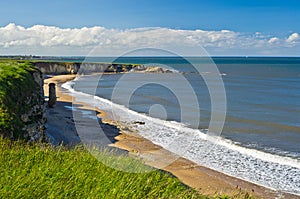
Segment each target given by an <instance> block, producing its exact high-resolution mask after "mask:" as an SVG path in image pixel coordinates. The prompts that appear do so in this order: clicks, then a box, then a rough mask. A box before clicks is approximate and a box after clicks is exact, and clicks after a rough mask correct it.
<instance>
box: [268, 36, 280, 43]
mask: <svg viewBox="0 0 300 199" xmlns="http://www.w3.org/2000/svg"><path fill="white" fill-rule="evenodd" d="M268 42H269V43H270V44H274V43H278V42H279V38H278V37H272V38H271V39H269V41H268Z"/></svg>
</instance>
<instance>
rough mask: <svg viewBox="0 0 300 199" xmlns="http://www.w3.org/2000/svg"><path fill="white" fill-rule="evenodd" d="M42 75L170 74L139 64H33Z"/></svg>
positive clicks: (158, 68) (157, 68) (168, 71)
mask: <svg viewBox="0 0 300 199" xmlns="http://www.w3.org/2000/svg"><path fill="white" fill-rule="evenodd" d="M32 64H33V65H34V66H36V67H37V68H38V69H39V70H40V71H42V73H44V74H51V75H59V74H76V73H83V74H89V73H101V72H102V73H124V72H146V73H171V72H172V71H170V70H168V69H163V68H161V67H157V66H156V67H153V66H152V67H147V66H144V65H139V64H116V63H112V64H109V63H79V62H73V63H69V62H33V63H32Z"/></svg>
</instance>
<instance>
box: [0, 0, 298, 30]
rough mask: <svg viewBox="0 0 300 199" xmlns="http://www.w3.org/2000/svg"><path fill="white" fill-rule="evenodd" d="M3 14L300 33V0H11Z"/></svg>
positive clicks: (27, 20)
mask: <svg viewBox="0 0 300 199" xmlns="http://www.w3.org/2000/svg"><path fill="white" fill-rule="evenodd" d="M0 13H2V14H1V18H0V25H6V24H8V23H10V22H14V23H16V24H19V25H23V26H31V25H35V24H43V25H55V26H59V27H82V26H95V25H98V26H104V27H107V28H136V27H149V26H150V27H168V28H179V29H199V28H200V29H207V30H221V29H230V30H234V31H239V32H240V31H242V32H257V31H261V32H274V31H276V32H278V33H282V32H286V31H300V25H299V22H300V1H298V0H210V1H207V0H205V1H201V0H198V1H197V0H185V1H184V0H109V1H108V0H105V1H103V0H73V1H62V0H52V1H38V0H26V1H20V0H10V1H2V2H1V4H0Z"/></svg>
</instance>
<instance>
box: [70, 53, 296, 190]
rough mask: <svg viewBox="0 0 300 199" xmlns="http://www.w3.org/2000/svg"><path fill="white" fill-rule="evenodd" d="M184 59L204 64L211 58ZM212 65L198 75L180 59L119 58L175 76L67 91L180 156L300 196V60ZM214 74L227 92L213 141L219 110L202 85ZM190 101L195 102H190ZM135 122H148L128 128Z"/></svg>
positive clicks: (84, 81) (120, 79)
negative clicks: (168, 70)
mask: <svg viewBox="0 0 300 199" xmlns="http://www.w3.org/2000/svg"><path fill="white" fill-rule="evenodd" d="M188 60H192V62H193V63H196V64H199V66H201V65H205V64H208V58H196V57H191V58H189V59H188ZM95 61H97V62H105V61H106V59H105V58H95ZM210 61H213V62H214V63H215V64H216V66H217V69H218V70H219V73H218V74H212V72H211V71H210V70H208V71H205V70H204V69H203V70H202V71H201V72H200V73H199V72H198V71H197V70H195V68H194V67H193V66H192V65H191V64H190V63H189V62H188V61H187V60H186V59H183V58H179V57H124V58H121V59H118V60H116V62H118V63H137V64H148V65H151V64H152V65H157V64H159V65H161V66H167V67H169V68H171V69H172V70H173V71H174V73H162V74H148V73H126V74H110V75H109V74H107V75H95V76H81V77H80V78H78V79H77V80H75V81H73V82H71V83H67V84H66V85H64V86H65V87H66V88H68V89H70V90H71V91H72V92H73V93H76V94H78V95H80V93H87V94H89V96H93V97H94V99H96V101H97V103H96V104H97V106H98V107H99V108H100V109H103V110H104V111H107V112H108V113H111V114H113V116H114V117H115V118H117V119H118V120H121V121H123V122H125V123H127V124H128V125H131V126H132V127H134V128H136V129H137V131H138V133H139V134H140V135H142V136H144V137H145V138H147V139H149V140H151V141H152V142H153V143H155V144H158V145H160V146H162V147H164V148H166V149H168V150H170V151H172V152H174V153H176V154H178V155H180V156H183V157H185V158H187V159H190V160H192V161H194V162H196V163H198V164H200V165H203V166H206V167H209V168H212V169H215V170H217V171H220V172H223V173H226V174H228V175H231V176H235V177H238V178H241V179H245V180H248V181H251V182H253V183H256V184H259V185H263V186H266V187H269V188H273V189H276V190H279V191H286V192H291V193H296V194H300V58H296V57H283V58H281V57H214V58H212V60H210ZM204 68H205V67H204ZM217 76H218V77H219V78H220V79H221V80H222V82H223V84H224V88H225V94H226V96H225V99H226V102H225V105H226V115H225V116H226V117H225V123H224V128H223V129H222V132H220V133H221V134H220V137H219V138H218V139H215V138H214V139H215V141H214V142H212V141H210V140H209V139H207V137H205V136H206V134H207V132H209V131H210V130H209V125H210V122H211V119H212V108H213V107H214V108H215V109H216V110H217V112H218V104H217V105H216V104H213V101H212V98H211V95H212V92H211V91H210V90H209V89H208V84H211V83H208V82H207V80H208V81H209V80H211V78H214V77H217ZM210 82H213V80H212V81H210ZM187 85H188V86H190V87H187ZM187 88H189V89H191V90H192V92H191V91H190V90H188V89H187ZM214 92H215V93H214V94H215V95H216V94H217V95H218V92H219V91H218V90H216V91H214ZM191 93H192V94H191ZM221 94H222V93H221V92H220V95H221ZM191 99H194V100H195V99H196V101H197V103H198V104H197V103H194V102H191V103H189V100H191ZM199 110H200V111H199ZM198 112H199V116H197V114H198ZM135 121H143V122H145V124H144V125H136V124H134V125H133V123H134V122H135ZM216 122H217V123H218V122H221V121H216ZM221 123H222V122H221ZM212 143H213V144H212Z"/></svg>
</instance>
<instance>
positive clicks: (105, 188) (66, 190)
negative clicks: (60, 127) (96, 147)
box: [0, 138, 207, 198]
mask: <svg viewBox="0 0 300 199" xmlns="http://www.w3.org/2000/svg"><path fill="white" fill-rule="evenodd" d="M102 155H103V154H102ZM107 158H109V157H107ZM130 159H131V158H129V157H122V158H119V160H117V161H121V162H122V161H125V162H128V161H130ZM132 161H133V164H134V166H135V167H146V166H144V165H143V164H142V163H141V162H138V161H135V160H133V159H132ZM0 164H1V169H0V197H1V198H207V197H206V196H202V195H200V194H199V193H197V192H196V191H194V190H193V189H191V188H188V187H187V186H185V185H183V184H182V183H181V182H180V181H179V180H178V179H176V178H174V177H172V176H171V175H169V174H168V173H164V172H161V171H152V172H148V173H139V174H134V173H126V172H122V171H118V170H115V169H112V168H110V167H108V166H106V165H104V164H102V163H101V162H99V161H98V160H97V159H96V158H95V157H94V156H92V155H91V154H90V153H89V152H88V151H87V150H85V149H84V148H83V147H77V148H74V149H69V150H68V149H65V148H63V147H60V148H52V147H50V146H38V145H34V144H27V143H23V142H21V141H9V140H6V139H2V138H0ZM142 169H143V168H142ZM146 169H147V168H146Z"/></svg>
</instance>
